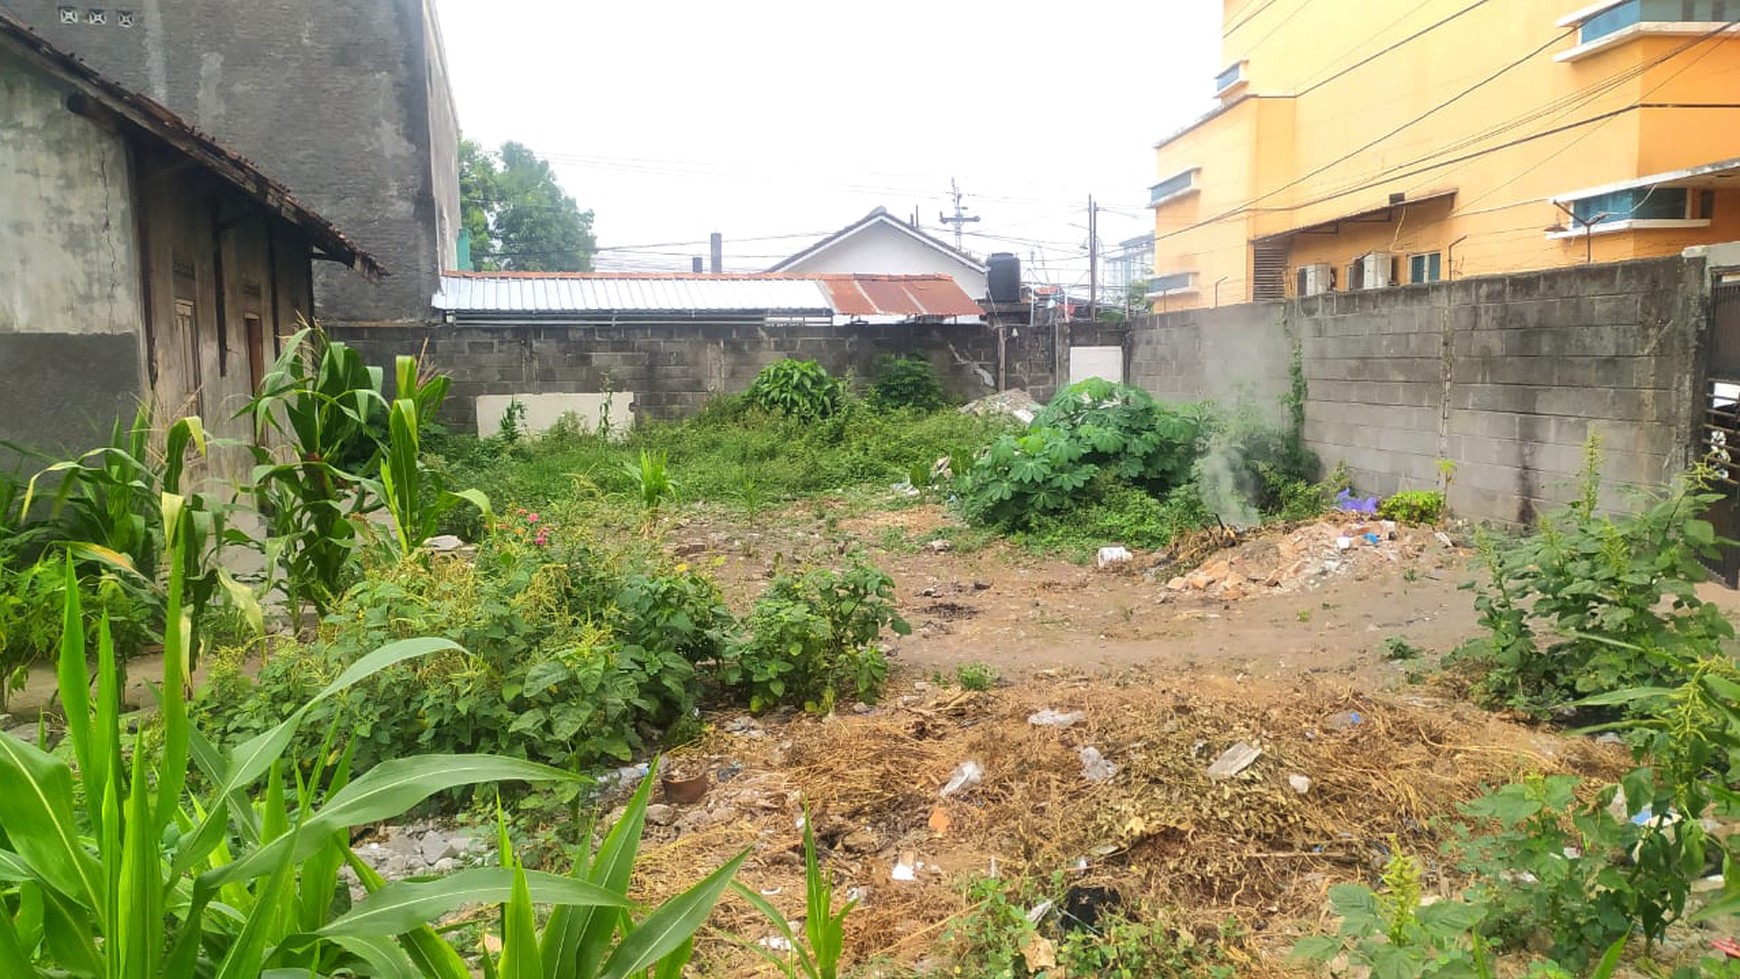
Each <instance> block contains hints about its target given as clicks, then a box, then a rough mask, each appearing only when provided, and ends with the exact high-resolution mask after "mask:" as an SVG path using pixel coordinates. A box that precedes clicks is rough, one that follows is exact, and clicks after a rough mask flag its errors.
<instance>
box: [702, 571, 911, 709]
mask: <svg viewBox="0 0 1740 979" xmlns="http://www.w3.org/2000/svg"><path fill="white" fill-rule="evenodd" d="M893 594H894V580H893V579H892V578H890V577H888V575H887V574H885V573H883V572H882V571H881V570H880V569H878V568H876V567H875V566H874V565H871V564H869V563H868V562H866V561H864V559H863V558H862V556H861V555H858V554H853V555H852V558H851V563H850V564H849V565H848V566H847V567H846V569H845V570H844V571H835V570H832V569H829V568H818V569H815V570H813V571H808V572H805V573H803V574H800V575H791V574H785V575H780V576H779V577H777V578H775V579H774V580H773V582H772V583H771V584H770V585H768V588H767V591H766V592H765V593H763V594H762V596H761V598H760V599H758V600H757V601H756V603H755V609H754V611H753V612H751V613H750V616H749V619H748V621H747V622H746V624H745V626H746V627H745V630H744V633H743V635H741V636H740V638H739V639H738V641H737V642H736V643H734V644H733V645H732V646H731V647H730V648H729V649H728V650H727V652H726V655H725V659H724V661H723V662H722V663H721V664H720V666H721V668H720V677H721V679H722V681H723V683H724V684H725V686H726V687H728V688H732V689H739V690H743V691H746V692H747V693H748V698H749V709H750V710H752V711H763V710H766V709H768V708H770V707H774V706H778V705H780V704H798V705H802V706H803V708H804V709H805V710H808V711H812V712H815V713H824V714H825V713H827V712H829V711H831V710H833V708H834V703H835V701H836V699H837V698H838V697H839V696H840V695H841V694H842V693H845V694H848V695H850V696H853V697H856V698H857V699H858V700H861V701H864V702H866V703H874V702H875V701H876V699H877V698H878V697H879V696H881V693H882V687H883V685H884V684H885V683H886V682H887V679H888V660H887V657H886V656H885V654H884V653H883V652H882V650H881V649H880V648H879V647H878V646H877V645H876V642H877V640H878V639H880V638H881V636H882V630H883V629H891V630H892V631H894V632H895V633H896V634H899V635H907V634H909V633H910V632H911V631H912V627H911V626H909V625H907V624H906V620H905V619H902V618H901V617H900V615H899V613H897V612H896V611H895V610H894V603H893V602H892V600H891V599H892V597H893Z"/></svg>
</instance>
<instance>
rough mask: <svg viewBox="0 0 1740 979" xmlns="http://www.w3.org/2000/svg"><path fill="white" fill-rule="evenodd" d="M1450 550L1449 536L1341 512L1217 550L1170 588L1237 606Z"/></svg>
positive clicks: (1168, 584) (1174, 579) (1177, 577)
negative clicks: (1251, 599)
mask: <svg viewBox="0 0 1740 979" xmlns="http://www.w3.org/2000/svg"><path fill="white" fill-rule="evenodd" d="M1448 546H1450V543H1449V538H1448V537H1446V536H1445V535H1443V534H1441V533H1439V534H1434V533H1433V532H1432V531H1430V530H1426V529H1422V528H1416V527H1403V526H1400V525H1398V524H1397V523H1396V522H1395V521H1393V520H1376V519H1367V518H1364V517H1361V516H1360V515H1358V514H1351V513H1340V514H1337V515H1336V516H1335V518H1332V519H1328V520H1321V521H1317V522H1314V523H1309V524H1305V525H1304V526H1299V527H1294V528H1292V529H1290V530H1287V531H1285V532H1284V533H1281V534H1280V535H1278V536H1272V537H1271V536H1258V537H1255V538H1252V539H1250V540H1249V541H1248V542H1245V543H1243V544H1240V545H1238V546H1233V547H1227V548H1225V549H1223V550H1220V551H1217V552H1216V553H1215V555H1214V556H1213V557H1210V558H1209V559H1208V560H1206V561H1204V562H1203V563H1202V564H1201V565H1200V566H1199V567H1197V568H1196V569H1195V570H1194V571H1190V572H1188V573H1186V574H1181V575H1175V576H1173V577H1172V578H1170V579H1169V580H1168V581H1167V582H1166V588H1167V589H1168V590H1170V591H1173V592H1181V593H1187V594H1188V593H1200V594H1202V595H1204V596H1207V597H1209V598H1214V599H1218V600H1221V601H1229V602H1236V601H1238V600H1240V599H1244V598H1249V597H1251V596H1252V595H1259V594H1265V593H1285V592H1290V591H1299V590H1303V589H1308V588H1313V587H1316V586H1317V585H1318V584H1320V583H1321V582H1322V581H1323V580H1324V579H1326V578H1331V577H1335V576H1339V575H1353V576H1355V577H1362V576H1363V575H1364V574H1367V573H1370V572H1372V571H1374V570H1376V569H1378V568H1381V567H1383V566H1385V565H1390V564H1401V563H1407V562H1412V561H1415V560H1417V559H1419V558H1420V557H1421V556H1422V555H1424V554H1425V553H1426V551H1427V549H1428V548H1432V547H1437V548H1445V547H1448Z"/></svg>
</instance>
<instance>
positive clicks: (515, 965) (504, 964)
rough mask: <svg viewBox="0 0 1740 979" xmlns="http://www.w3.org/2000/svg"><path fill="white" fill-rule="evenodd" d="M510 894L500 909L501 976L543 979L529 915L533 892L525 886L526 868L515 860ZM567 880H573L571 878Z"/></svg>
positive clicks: (504, 978)
mask: <svg viewBox="0 0 1740 979" xmlns="http://www.w3.org/2000/svg"><path fill="white" fill-rule="evenodd" d="M512 883H513V894H512V896H511V897H510V898H509V899H508V902H507V907H506V908H505V909H503V918H504V919H505V920H504V922H503V928H502V943H501V944H502V948H501V968H500V969H498V970H497V972H498V974H499V975H500V976H501V979H543V975H544V965H543V963H542V962H539V961H538V925H537V921H536V920H535V919H534V918H533V916H532V895H531V892H530V891H529V890H528V889H527V887H526V869H525V867H523V866H521V864H520V862H519V861H517V860H516V861H514V869H513V882H512ZM569 883H573V882H572V881H570V882H569Z"/></svg>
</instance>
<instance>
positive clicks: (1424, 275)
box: [1408, 252, 1444, 282]
mask: <svg viewBox="0 0 1740 979" xmlns="http://www.w3.org/2000/svg"><path fill="white" fill-rule="evenodd" d="M1442 278H1444V255H1443V253H1442V252H1427V253H1425V254H1424V255H1415V256H1413V257H1412V258H1410V259H1408V281H1409V282H1437V281H1439V280H1440V279H1442Z"/></svg>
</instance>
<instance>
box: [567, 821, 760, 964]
mask: <svg viewBox="0 0 1740 979" xmlns="http://www.w3.org/2000/svg"><path fill="white" fill-rule="evenodd" d="M749 852H750V851H749V850H747V849H746V850H744V851H743V852H742V853H739V854H737V856H735V857H733V858H731V860H730V862H728V863H726V864H725V865H724V866H723V867H720V868H719V869H718V870H715V871H713V872H712V873H711V874H708V875H707V877H706V878H705V879H703V880H702V881H701V882H700V883H698V884H696V885H695V886H693V887H691V888H689V889H688V890H686V891H684V892H683V893H681V894H678V895H677V896H676V897H673V898H671V899H670V900H668V901H666V902H665V903H663V904H661V905H659V907H658V909H657V910H655V911H653V912H652V913H651V914H649V915H647V916H646V918H645V919H644V920H642V921H641V922H640V924H638V925H636V926H635V928H634V930H633V931H631V932H629V933H628V935H627V936H626V937H624V938H623V940H622V942H621V943H620V944H618V945H617V946H616V951H615V952H613V953H611V956H610V958H609V960H607V961H606V962H605V963H604V971H603V972H601V973H600V974H599V979H628V977H629V976H634V975H638V974H640V973H641V972H644V971H645V970H647V969H649V968H651V967H652V966H653V964H654V963H656V962H658V961H659V960H660V959H662V958H664V957H665V956H666V955H669V954H670V953H672V952H674V951H676V950H677V949H678V948H679V947H680V946H681V945H682V944H683V943H684V942H687V941H689V940H691V939H692V938H693V937H694V935H695V932H696V931H698V930H699V929H700V927H701V926H702V925H703V924H705V923H706V922H707V918H708V916H709V915H711V914H712V913H713V905H714V904H716V903H718V901H719V895H720V894H722V893H723V892H724V890H725V888H726V886H727V885H728V884H730V883H731V878H732V877H733V876H735V875H736V874H737V868H738V867H740V866H742V865H743V861H744V860H746V859H748V857H749Z"/></svg>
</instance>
